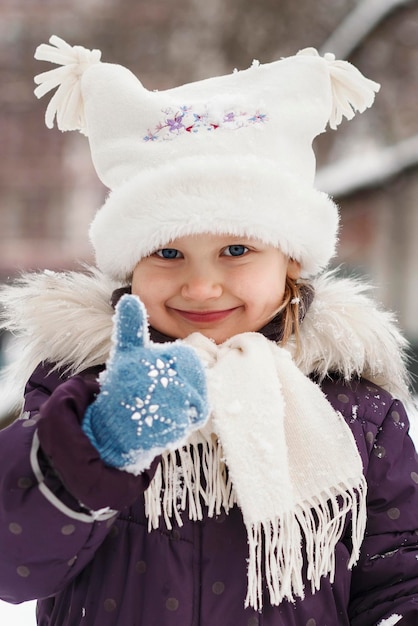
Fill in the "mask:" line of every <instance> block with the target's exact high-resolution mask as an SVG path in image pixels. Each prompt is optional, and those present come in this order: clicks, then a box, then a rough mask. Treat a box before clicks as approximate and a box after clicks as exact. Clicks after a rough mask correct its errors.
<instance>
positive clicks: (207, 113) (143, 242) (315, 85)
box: [35, 37, 379, 280]
mask: <svg viewBox="0 0 418 626" xmlns="http://www.w3.org/2000/svg"><path fill="white" fill-rule="evenodd" d="M50 43H51V44H52V45H51V46H48V45H46V44H42V45H41V46H39V47H38V48H37V51H36V54H35V57H36V58H37V59H39V60H46V61H50V62H52V63H56V64H57V65H60V66H61V67H58V68H56V69H53V70H51V71H49V72H45V73H43V74H39V75H38V76H37V77H36V78H35V81H36V82H37V84H38V85H39V86H38V87H37V89H36V90H35V93H36V95H37V96H38V97H41V96H43V95H44V94H46V93H47V92H49V91H50V90H52V89H54V88H56V87H58V89H57V91H56V93H55V95H54V96H53V98H52V99H51V101H50V103H49V106H48V108H47V113H46V124H47V126H48V127H51V126H52V125H53V120H54V118H55V117H56V121H57V126H58V128H59V129H60V130H63V131H64V130H76V129H78V130H81V131H82V132H84V133H85V134H87V136H88V138H89V142H90V148H91V153H92V159H93V163H94V165H95V168H96V171H97V174H98V176H99V178H100V179H101V180H102V182H103V183H104V184H105V185H106V186H107V187H109V189H110V190H111V194H110V197H109V198H108V200H107V201H106V202H105V204H104V205H103V207H102V208H101V209H100V210H99V211H98V213H97V215H96V217H95V218H94V220H93V223H92V225H91V229H90V237H91V240H92V243H93V246H94V248H95V252H96V260H97V264H98V266H99V267H100V269H102V271H104V272H105V273H106V274H108V275H110V276H111V277H112V278H116V279H118V280H126V279H127V278H128V277H129V275H130V274H131V273H132V271H133V269H134V267H135V265H136V264H137V262H138V261H139V260H140V259H141V258H142V257H143V256H146V255H148V254H150V253H151V252H152V251H154V250H155V249H157V248H158V247H162V246H164V245H167V244H168V243H169V242H170V241H171V240H173V239H175V238H177V237H180V236H184V235H191V234H197V233H205V232H210V233H224V234H231V235H238V236H241V235H242V236H246V237H254V238H258V239H261V240H262V241H264V242H265V243H267V244H270V245H273V246H277V247H280V248H281V249H282V251H283V252H284V253H285V254H288V255H289V256H291V257H293V258H295V259H296V260H298V261H299V262H300V263H301V266H302V275H303V276H311V275H314V274H316V273H318V272H319V271H320V270H322V269H323V268H324V267H326V265H327V264H328V263H329V260H330V259H331V258H332V256H333V254H334V253H335V246H336V241H337V232H338V209H337V207H336V206H335V204H334V203H333V202H332V200H331V199H330V198H328V197H327V196H326V194H323V193H321V192H319V191H318V190H316V189H315V188H314V177H315V156H314V153H313V150H312V142H313V140H314V138H315V137H316V136H317V135H318V134H320V133H322V132H324V130H325V128H326V125H327V124H328V123H329V125H330V126H331V128H336V127H337V126H338V125H339V124H340V123H341V121H342V118H343V117H346V118H347V119H351V118H352V117H353V116H354V114H355V111H360V112H363V111H364V110H365V109H366V108H367V107H369V106H371V104H372V103H373V100H374V95H375V92H376V91H378V89H379V85H378V84H377V83H375V82H373V81H371V80H369V79H367V78H365V77H364V76H363V75H362V74H361V73H360V72H359V71H358V70H357V69H356V68H355V67H354V66H353V65H351V64H350V63H348V62H347V61H337V60H335V58H334V56H333V55H331V54H327V55H325V57H324V58H322V57H320V56H319V54H318V52H317V51H316V50H315V49H313V48H307V49H305V50H302V51H300V52H299V53H298V54H297V55H295V56H293V57H289V58H285V59H281V60H280V61H276V62H274V63H270V64H266V65H260V64H259V63H254V64H253V66H252V67H251V68H249V69H248V70H243V71H239V72H234V73H233V74H230V75H227V76H220V77H215V78H210V79H206V80H202V81H199V82H196V83H190V84H186V85H183V86H181V87H177V88H174V89H169V90H167V91H161V92H150V91H148V90H147V89H145V88H144V87H143V85H142V84H141V82H140V81H139V80H138V79H137V78H136V77H135V76H134V75H133V74H132V73H131V72H130V71H129V70H127V69H126V68H124V67H122V66H119V65H113V64H107V63H101V62H100V56H101V53H100V51H99V50H93V51H90V50H87V49H85V48H83V47H81V46H74V47H71V46H69V45H68V44H67V43H66V42H64V41H63V40H62V39H59V38H58V37H51V39H50Z"/></svg>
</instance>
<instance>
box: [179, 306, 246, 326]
mask: <svg viewBox="0 0 418 626" xmlns="http://www.w3.org/2000/svg"><path fill="white" fill-rule="evenodd" d="M237 308H238V307H234V308H232V309H224V310H222V311H183V310H181V309H172V310H173V311H175V313H177V314H178V315H180V316H181V317H183V318H184V319H186V320H188V321H189V322H196V323H205V322H206V323H210V322H219V321H222V320H224V319H225V318H227V317H228V316H229V315H231V313H233V312H234V311H236V310H237Z"/></svg>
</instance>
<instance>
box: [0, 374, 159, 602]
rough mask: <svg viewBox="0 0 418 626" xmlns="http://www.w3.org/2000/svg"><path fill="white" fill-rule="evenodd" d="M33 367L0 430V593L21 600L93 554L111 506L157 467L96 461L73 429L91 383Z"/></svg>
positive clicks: (130, 497)
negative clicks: (139, 469)
mask: <svg viewBox="0 0 418 626" xmlns="http://www.w3.org/2000/svg"><path fill="white" fill-rule="evenodd" d="M44 374H45V372H44V371H43V370H42V368H39V369H38V370H37V371H36V372H35V373H34V375H33V377H32V378H31V380H30V381H29V383H28V385H27V393H26V401H25V412H24V413H23V414H22V417H21V418H20V419H18V420H16V421H15V422H14V423H13V424H11V425H10V426H8V427H7V428H5V429H4V430H2V431H0V554H1V559H0V598H2V599H3V600H5V601H7V602H22V601H26V600H30V599H34V598H42V597H47V596H49V595H52V594H54V593H56V592H58V591H59V590H60V589H62V588H63V587H65V586H66V584H68V582H69V581H70V580H71V579H73V578H74V577H75V576H76V575H77V574H78V573H79V572H80V571H81V570H83V569H84V568H85V566H86V565H87V563H88V562H89V561H90V560H91V559H92V558H93V556H94V554H95V552H96V550H97V549H98V547H99V546H100V545H101V543H102V541H103V540H104V539H105V537H106V535H107V534H108V532H109V530H110V528H111V526H112V523H113V521H114V519H115V518H116V516H117V513H118V511H119V510H121V509H123V508H125V507H127V506H129V505H130V504H132V503H133V502H134V501H135V499H137V498H138V497H139V495H140V494H141V492H143V491H144V490H145V489H146V488H147V487H148V485H149V482H150V480H151V479H152V476H153V473H154V471H155V469H156V467H157V464H158V459H156V460H155V461H154V463H153V464H152V466H151V468H150V470H149V471H146V472H144V473H143V474H141V475H140V476H133V475H131V474H128V473H126V472H122V471H119V470H116V469H113V468H110V467H107V466H106V465H104V463H103V462H102V461H101V459H100V457H99V455H98V453H97V451H96V450H95V448H94V447H93V446H92V445H91V444H90V442H89V440H88V439H87V437H86V436H85V435H84V433H83V432H82V430H81V426H80V424H81V421H82V418H83V415H84V413H85V410H86V408H87V406H88V405H89V404H90V403H91V402H92V401H93V400H94V397H95V395H96V394H97V392H98V390H99V387H98V383H97V380H96V376H95V375H94V374H92V373H86V374H84V375H79V376H76V377H73V378H69V379H68V380H65V381H62V380H60V381H58V380H57V376H58V375H56V374H54V373H53V374H50V375H49V376H44Z"/></svg>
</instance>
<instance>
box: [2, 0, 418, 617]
mask: <svg viewBox="0 0 418 626" xmlns="http://www.w3.org/2000/svg"><path fill="white" fill-rule="evenodd" d="M51 34H56V35H59V36H60V37H62V38H64V39H65V40H67V41H68V42H69V43H71V44H81V45H84V46H85V47H88V48H99V49H101V50H102V51H103V59H104V60H105V61H109V62H115V63H121V64H123V65H126V66H127V67H129V68H130V69H131V70H132V71H133V72H134V73H136V74H137V75H138V76H139V77H140V78H141V80H142V82H143V84H144V85H145V86H146V87H147V88H148V89H165V88H169V87H172V86H175V85H178V84H181V83H184V82H189V81H193V80H199V79H203V78H207V77H209V76H212V75H214V74H223V73H229V72H231V71H232V70H233V69H234V68H238V69H245V68H247V67H248V66H249V65H250V64H251V62H252V60H253V59H258V60H259V61H260V62H263V63H266V62H270V61H273V60H276V59H278V58H279V57H281V56H287V55H289V54H293V53H294V52H296V51H297V50H298V49H300V48H303V47H306V46H314V47H316V48H318V49H319V50H320V51H321V52H328V51H329V52H333V53H335V54H336V56H337V57H339V58H345V59H348V60H349V61H351V62H353V63H354V64H355V65H357V66H358V67H359V68H360V70H361V71H362V72H363V73H364V74H366V75H367V76H369V77H371V78H373V79H374V80H376V81H378V82H380V83H381V84H382V89H381V92H380V93H379V94H378V97H377V100H376V104H375V106H374V107H373V109H371V110H370V111H368V112H367V113H365V114H363V115H360V116H358V117H356V119H355V120H354V121H353V122H350V123H349V124H347V123H346V124H344V123H343V124H342V125H341V126H340V128H339V129H338V131H337V132H336V133H334V132H332V131H330V132H328V133H327V134H326V135H323V136H321V137H320V138H319V139H318V140H317V142H316V149H317V154H318V165H319V172H318V184H319V185H320V186H321V188H322V189H323V190H325V191H328V192H330V193H332V194H333V195H334V197H335V198H336V200H337V201H338V203H339V204H340V207H341V216H342V235H341V245H340V249H339V255H338V258H337V259H336V260H335V265H340V264H343V265H344V271H345V272H346V273H355V274H356V275H357V276H359V275H360V276H362V277H364V278H365V279H367V280H368V281H370V282H372V283H373V284H374V285H375V286H376V289H375V295H376V296H377V298H378V299H379V300H380V301H381V302H382V303H383V304H384V305H385V306H386V307H388V308H390V309H391V310H392V311H394V312H395V313H396V315H397V317H398V320H399V323H400V325H401V327H402V329H403V331H404V333H405V334H406V336H407V337H408V339H409V340H410V342H411V346H412V349H411V357H412V360H411V372H412V373H414V371H417V372H418V367H417V364H416V361H414V360H413V359H414V358H415V359H416V357H417V354H418V289H417V287H418V278H417V273H418V177H417V172H418V105H417V103H418V0H316V1H315V2H312V1H311V0H298V1H297V2H295V1H294V0H257V1H256V2H255V1H254V0H210V1H208V0H175V2H174V1H173V0H89V2H86V1H85V0H29V2H28V0H0V80H1V90H0V137H1V146H2V158H1V161H0V184H1V194H0V250H1V254H0V282H5V281H9V280H12V279H13V277H15V276H17V275H18V274H19V273H20V272H21V271H22V270H37V269H44V268H49V269H52V270H64V269H74V268H76V267H79V263H80V262H82V261H85V262H92V260H93V259H92V254H91V249H90V246H89V242H88V239H87V229H88V224H89V222H90V220H91V218H92V216H93V214H94V212H95V211H96V210H97V208H98V207H99V206H100V205H101V203H102V200H103V198H104V196H105V190H104V189H103V188H102V186H101V184H100V183H99V182H98V180H97V178H96V176H95V173H94V170H93V167H92V164H91V161H90V155H89V150H88V145H87V141H86V139H85V138H83V137H82V136H80V135H78V134H75V133H68V134H61V133H60V132H59V131H57V130H54V131H50V130H47V129H46V127H45V125H44V122H43V117H44V111H45V106H46V101H41V102H38V101H37V100H36V98H35V97H34V95H33V76H34V75H35V74H36V73H39V72H41V71H44V67H43V64H41V63H37V62H35V61H34V59H33V53H34V50H35V47H36V46H37V45H38V44H39V43H42V42H46V41H48V39H49V37H50V35H51ZM45 69H46V68H45ZM12 358H13V341H12V339H11V338H10V337H8V336H5V335H3V336H0V367H1V366H2V365H4V364H5V363H6V362H7V361H9V360H10V359H12ZM6 410H7V407H6V406H5V404H4V401H3V403H2V395H1V391H0V418H1V414H2V413H3V414H4V413H5V412H6ZM0 558H1V555H0ZM19 620H20V621H19ZM34 623H35V618H34V605H33V603H27V604H25V605H23V606H21V607H14V606H11V605H6V604H4V603H0V624H1V625H2V626H8V625H9V624H13V625H14V626H18V625H19V624H23V625H25V626H31V625H32V624H34Z"/></svg>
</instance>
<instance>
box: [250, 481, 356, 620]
mask: <svg viewBox="0 0 418 626" xmlns="http://www.w3.org/2000/svg"><path fill="white" fill-rule="evenodd" d="M366 491H367V485H366V479H365V478H364V476H363V477H362V479H361V481H360V483H359V484H357V485H354V486H353V485H340V486H339V488H338V490H337V489H334V490H333V492H330V491H328V492H325V493H323V494H322V495H323V497H322V498H315V500H311V501H310V502H304V503H303V504H298V505H297V506H296V507H295V510H294V511H290V512H288V513H286V514H285V515H284V516H283V517H282V519H281V520H278V519H275V520H269V521H267V522H259V523H258V524H253V525H250V526H247V534H248V544H249V561H248V587H247V597H246V599H245V606H246V607H248V606H251V607H252V608H254V609H255V610H257V611H261V609H262V607H263V580H264V581H265V583H266V585H267V590H268V593H269V599H270V603H271V604H272V605H279V604H280V603H281V602H282V601H283V600H285V599H286V600H288V601H289V602H294V600H295V597H300V598H303V597H304V584H303V579H302V566H303V561H304V557H303V549H302V537H303V538H304V539H305V551H306V563H307V579H308V580H309V581H310V583H311V591H312V593H315V591H317V590H318V589H319V588H320V585H321V578H323V577H325V576H328V577H329V578H330V581H331V583H333V582H334V577H335V549H336V546H337V543H338V541H339V539H340V538H341V535H342V533H343V531H344V527H345V523H346V519H347V517H349V516H351V527H352V552H351V556H350V560H349V562H348V568H349V569H351V568H352V567H353V565H355V563H356V562H357V560H358V558H359V554H360V546H361V543H362V539H363V536H364V532H365V528H366ZM263 558H264V563H263Z"/></svg>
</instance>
